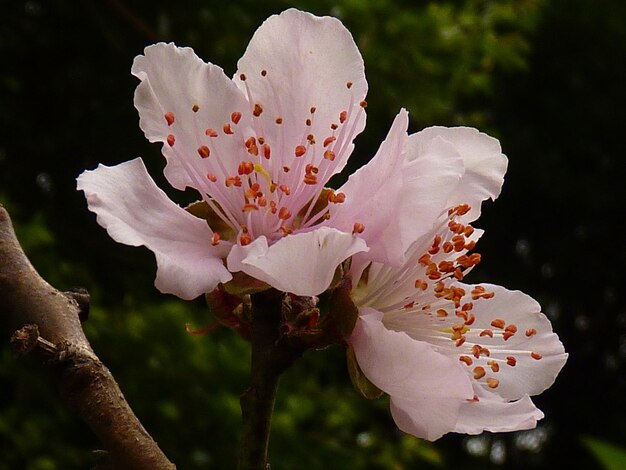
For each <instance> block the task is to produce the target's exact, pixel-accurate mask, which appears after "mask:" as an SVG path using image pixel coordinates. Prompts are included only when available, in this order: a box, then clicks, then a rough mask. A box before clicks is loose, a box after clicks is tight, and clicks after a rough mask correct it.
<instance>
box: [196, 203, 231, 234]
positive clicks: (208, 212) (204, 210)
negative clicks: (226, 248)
mask: <svg viewBox="0 0 626 470" xmlns="http://www.w3.org/2000/svg"><path fill="white" fill-rule="evenodd" d="M216 204H217V203H216ZM185 210H186V211H187V212H189V213H190V214H192V215H195V216H196V217H198V218H199V219H204V220H206V222H207V224H209V227H211V230H213V231H214V232H217V233H219V234H220V238H222V240H229V239H231V238H233V237H234V235H235V234H234V233H233V229H232V228H231V227H230V225H228V224H227V223H226V222H224V221H223V220H222V219H221V218H220V216H218V215H217V214H216V213H215V211H214V210H213V209H212V208H211V206H209V204H208V203H207V202H206V201H196V202H192V203H191V204H189V205H188V206H187V207H185Z"/></svg>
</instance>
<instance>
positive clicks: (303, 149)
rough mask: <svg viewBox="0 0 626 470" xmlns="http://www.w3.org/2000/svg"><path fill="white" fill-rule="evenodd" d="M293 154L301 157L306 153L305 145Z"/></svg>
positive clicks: (299, 146)
mask: <svg viewBox="0 0 626 470" xmlns="http://www.w3.org/2000/svg"><path fill="white" fill-rule="evenodd" d="M293 153H294V154H295V155H296V157H301V156H302V155H304V154H305V153H306V147H305V146H304V145H298V146H296V148H295V149H294V152H293Z"/></svg>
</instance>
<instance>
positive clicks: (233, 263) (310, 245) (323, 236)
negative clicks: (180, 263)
mask: <svg viewBox="0 0 626 470" xmlns="http://www.w3.org/2000/svg"><path fill="white" fill-rule="evenodd" d="M366 250H367V245H366V244H365V242H364V241H363V240H361V239H360V238H357V237H355V236H353V235H350V234H348V233H343V232H340V231H339V230H335V229H331V228H328V227H321V228H318V229H317V230H314V231H311V232H306V233H298V234H295V235H288V236H286V237H284V238H282V239H280V240H278V241H277V242H276V243H274V244H273V245H271V246H269V247H268V246H267V240H266V239H265V237H259V238H257V239H256V240H255V241H254V242H252V243H251V244H250V245H247V246H245V247H240V246H235V247H233V250H232V254H231V255H229V257H228V267H229V269H230V270H231V271H237V270H242V271H243V272H245V273H246V274H249V275H250V276H252V277H254V278H256V279H259V280H261V281H264V282H266V283H268V284H269V285H271V286H272V287H274V288H276V289H278V290H281V291H283V292H291V293H293V294H296V295H304V296H313V295H318V294H320V293H322V292H324V291H325V290H326V288H327V287H328V286H329V285H330V283H331V281H332V279H333V276H334V274H335V269H336V268H337V266H339V264H340V263H341V262H343V261H344V260H346V259H347V258H349V257H350V256H352V255H354V254H355V253H358V252H361V251H366Z"/></svg>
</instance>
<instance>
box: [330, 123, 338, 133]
mask: <svg viewBox="0 0 626 470" xmlns="http://www.w3.org/2000/svg"><path fill="white" fill-rule="evenodd" d="M338 127H339V126H338V125H337V124H335V123H334V122H333V123H332V124H331V125H330V128H331V129H332V130H333V131H336V130H337V128H338Z"/></svg>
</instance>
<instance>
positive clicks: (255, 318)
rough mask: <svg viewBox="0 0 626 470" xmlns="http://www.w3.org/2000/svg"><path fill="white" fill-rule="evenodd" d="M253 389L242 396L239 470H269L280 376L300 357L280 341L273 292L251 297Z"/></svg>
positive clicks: (278, 314)
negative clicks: (271, 428)
mask: <svg viewBox="0 0 626 470" xmlns="http://www.w3.org/2000/svg"><path fill="white" fill-rule="evenodd" d="M251 300H252V311H251V323H252V325H251V326H252V328H251V338H250V339H251V344H252V361H251V366H250V369H251V370H250V386H249V387H248V389H247V390H246V391H245V392H244V393H243V395H241V399H240V402H241V414H242V420H243V432H242V437H241V443H240V447H239V462H238V469H239V470H266V469H268V468H269V463H268V459H267V448H268V443H269V436H270V427H271V420H272V413H273V411H274V402H275V399H276V391H277V389H278V382H279V380H280V376H281V374H282V373H283V372H284V371H285V369H287V367H289V365H291V363H292V362H293V361H294V360H295V359H297V358H298V357H299V356H300V355H301V354H302V350H301V349H300V348H293V347H292V346H291V345H290V344H289V343H288V342H285V341H281V335H280V330H279V328H280V324H281V301H282V297H281V295H280V293H278V292H276V291H273V290H270V291H265V292H261V293H258V294H254V295H252V299H251Z"/></svg>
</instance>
